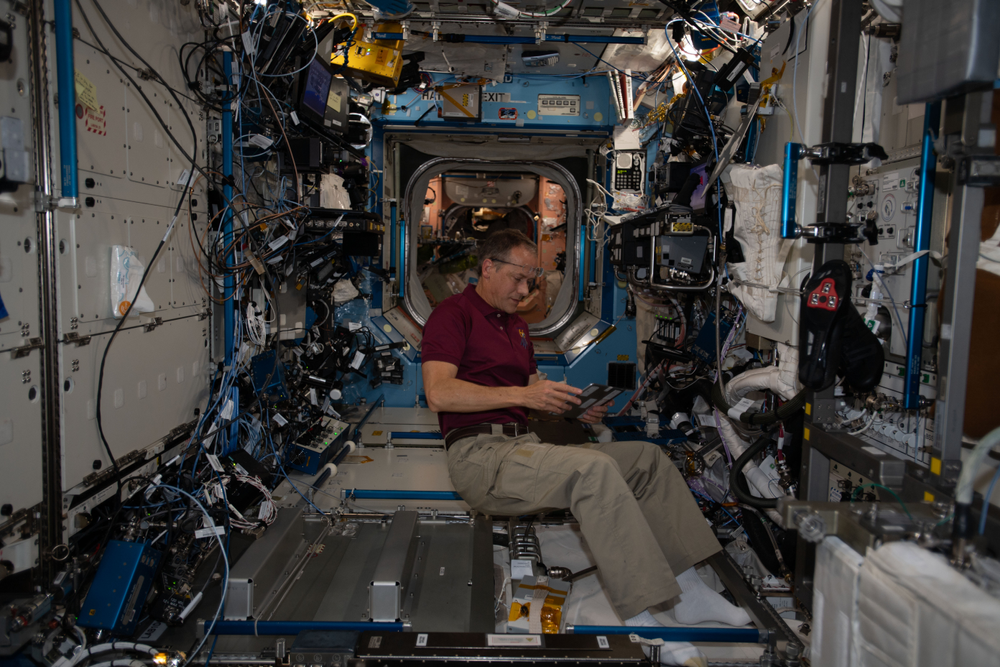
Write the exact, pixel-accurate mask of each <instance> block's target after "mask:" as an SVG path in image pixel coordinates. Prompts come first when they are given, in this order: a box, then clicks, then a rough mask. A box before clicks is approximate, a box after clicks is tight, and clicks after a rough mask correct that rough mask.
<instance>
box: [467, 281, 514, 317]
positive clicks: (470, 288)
mask: <svg viewBox="0 0 1000 667" xmlns="http://www.w3.org/2000/svg"><path fill="white" fill-rule="evenodd" d="M462 294H464V295H465V298H466V299H468V300H469V301H470V302H471V303H472V305H473V306H475V307H476V310H478V311H479V312H480V313H482V314H483V315H487V316H488V315H495V314H499V315H506V314H507V313H505V312H503V311H502V310H499V309H497V308H494V307H493V306H491V305H490V304H488V303H486V301H485V300H484V299H483V297H481V296H479V292H477V291H476V286H475V285H472V284H469V285H466V286H465V291H464V292H462Z"/></svg>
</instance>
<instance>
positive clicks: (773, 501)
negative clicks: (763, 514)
mask: <svg viewBox="0 0 1000 667" xmlns="http://www.w3.org/2000/svg"><path fill="white" fill-rule="evenodd" d="M786 405H787V404H786ZM769 442H771V433H770V432H768V433H765V434H764V435H762V436H760V437H759V438H757V439H756V440H754V442H753V444H751V445H750V446H749V447H747V448H746V451H744V452H743V453H742V454H740V457H739V458H738V459H736V463H734V464H733V469H732V470H731V471H730V472H729V488H730V490H731V491H732V492H733V495H734V496H736V497H737V498H738V499H739V501H740V502H741V503H745V504H747V505H750V506H751V507H757V508H760V509H773V508H775V507H777V506H778V499H777V498H758V497H756V496H754V495H752V494H751V493H750V487H748V486H747V482H746V480H745V479H744V478H743V469H744V468H745V467H746V466H747V463H749V462H750V461H751V460H752V459H753V457H754V456H756V455H757V454H758V453H760V452H761V451H762V450H763V449H764V448H765V447H767V445H768V443H769Z"/></svg>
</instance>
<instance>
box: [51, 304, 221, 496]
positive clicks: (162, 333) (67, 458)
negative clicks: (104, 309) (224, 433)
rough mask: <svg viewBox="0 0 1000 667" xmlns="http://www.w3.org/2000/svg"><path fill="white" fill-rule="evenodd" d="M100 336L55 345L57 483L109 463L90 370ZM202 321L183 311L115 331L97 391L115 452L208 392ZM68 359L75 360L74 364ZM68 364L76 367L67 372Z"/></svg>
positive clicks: (146, 437) (137, 444)
mask: <svg viewBox="0 0 1000 667" xmlns="http://www.w3.org/2000/svg"><path fill="white" fill-rule="evenodd" d="M107 339H108V336H107V335H102V336H95V337H94V338H93V339H92V341H91V342H90V344H89V345H84V346H77V345H74V344H66V345H63V355H62V356H63V366H64V372H63V377H62V379H63V387H62V389H63V394H62V405H63V461H64V465H63V485H64V488H66V489H69V488H72V487H73V486H75V485H77V484H79V483H80V482H81V481H82V480H83V478H84V477H85V476H86V475H88V474H90V473H91V472H93V471H94V470H95V463H94V462H95V461H97V462H98V465H99V469H104V468H105V467H106V466H108V465H110V460H109V458H108V455H107V453H106V451H105V450H104V446H103V444H102V443H101V440H100V436H99V434H98V429H97V419H96V417H97V404H96V395H97V380H98V377H97V371H98V368H99V366H100V363H101V356H102V355H103V353H104V349H105V348H106V347H107ZM207 342H208V320H207V319H205V320H201V319H199V318H198V317H188V318H185V319H180V320H173V321H171V322H166V323H164V324H162V325H161V326H159V327H157V328H156V329H154V330H152V331H149V332H147V331H145V330H144V329H143V328H141V327H139V328H132V329H127V330H123V331H122V332H121V333H119V334H118V337H117V338H116V339H115V342H114V345H112V347H111V351H110V352H109V354H108V360H107V364H106V367H105V373H104V388H103V391H102V395H101V412H102V422H103V425H104V434H105V436H106V437H107V440H108V444H109V445H110V447H111V451H112V452H113V453H114V455H115V458H116V459H117V458H121V457H122V456H124V455H125V454H128V453H129V452H132V451H133V450H136V449H142V448H144V447H146V446H148V445H150V444H151V443H153V442H155V441H156V440H158V439H160V438H162V437H163V436H164V435H166V434H167V433H168V432H169V431H170V430H171V429H173V428H175V427H176V426H178V425H180V424H183V423H186V422H188V421H190V420H191V419H193V418H194V416H195V414H194V411H195V408H199V407H200V408H202V409H204V405H205V402H206V400H207V399H208V390H209V382H210V380H211V372H212V369H211V366H210V364H209V358H208V352H209V351H208V347H207ZM74 362H76V363H74ZM73 368H79V370H77V371H74V370H73Z"/></svg>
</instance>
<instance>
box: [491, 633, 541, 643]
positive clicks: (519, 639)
mask: <svg viewBox="0 0 1000 667" xmlns="http://www.w3.org/2000/svg"><path fill="white" fill-rule="evenodd" d="M486 643H487V644H488V645H489V646H541V645H542V636H541V635H486Z"/></svg>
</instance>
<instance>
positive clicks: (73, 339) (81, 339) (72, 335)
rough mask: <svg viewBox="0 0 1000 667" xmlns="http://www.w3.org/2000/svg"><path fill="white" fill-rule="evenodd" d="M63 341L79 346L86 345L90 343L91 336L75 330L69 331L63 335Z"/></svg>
mask: <svg viewBox="0 0 1000 667" xmlns="http://www.w3.org/2000/svg"><path fill="white" fill-rule="evenodd" d="M62 342H64V343H73V344H74V345H76V346H77V347H83V346H84V345H90V336H81V335H80V334H78V333H76V332H75V331H69V332H67V333H66V335H65V336H63V340H62Z"/></svg>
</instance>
